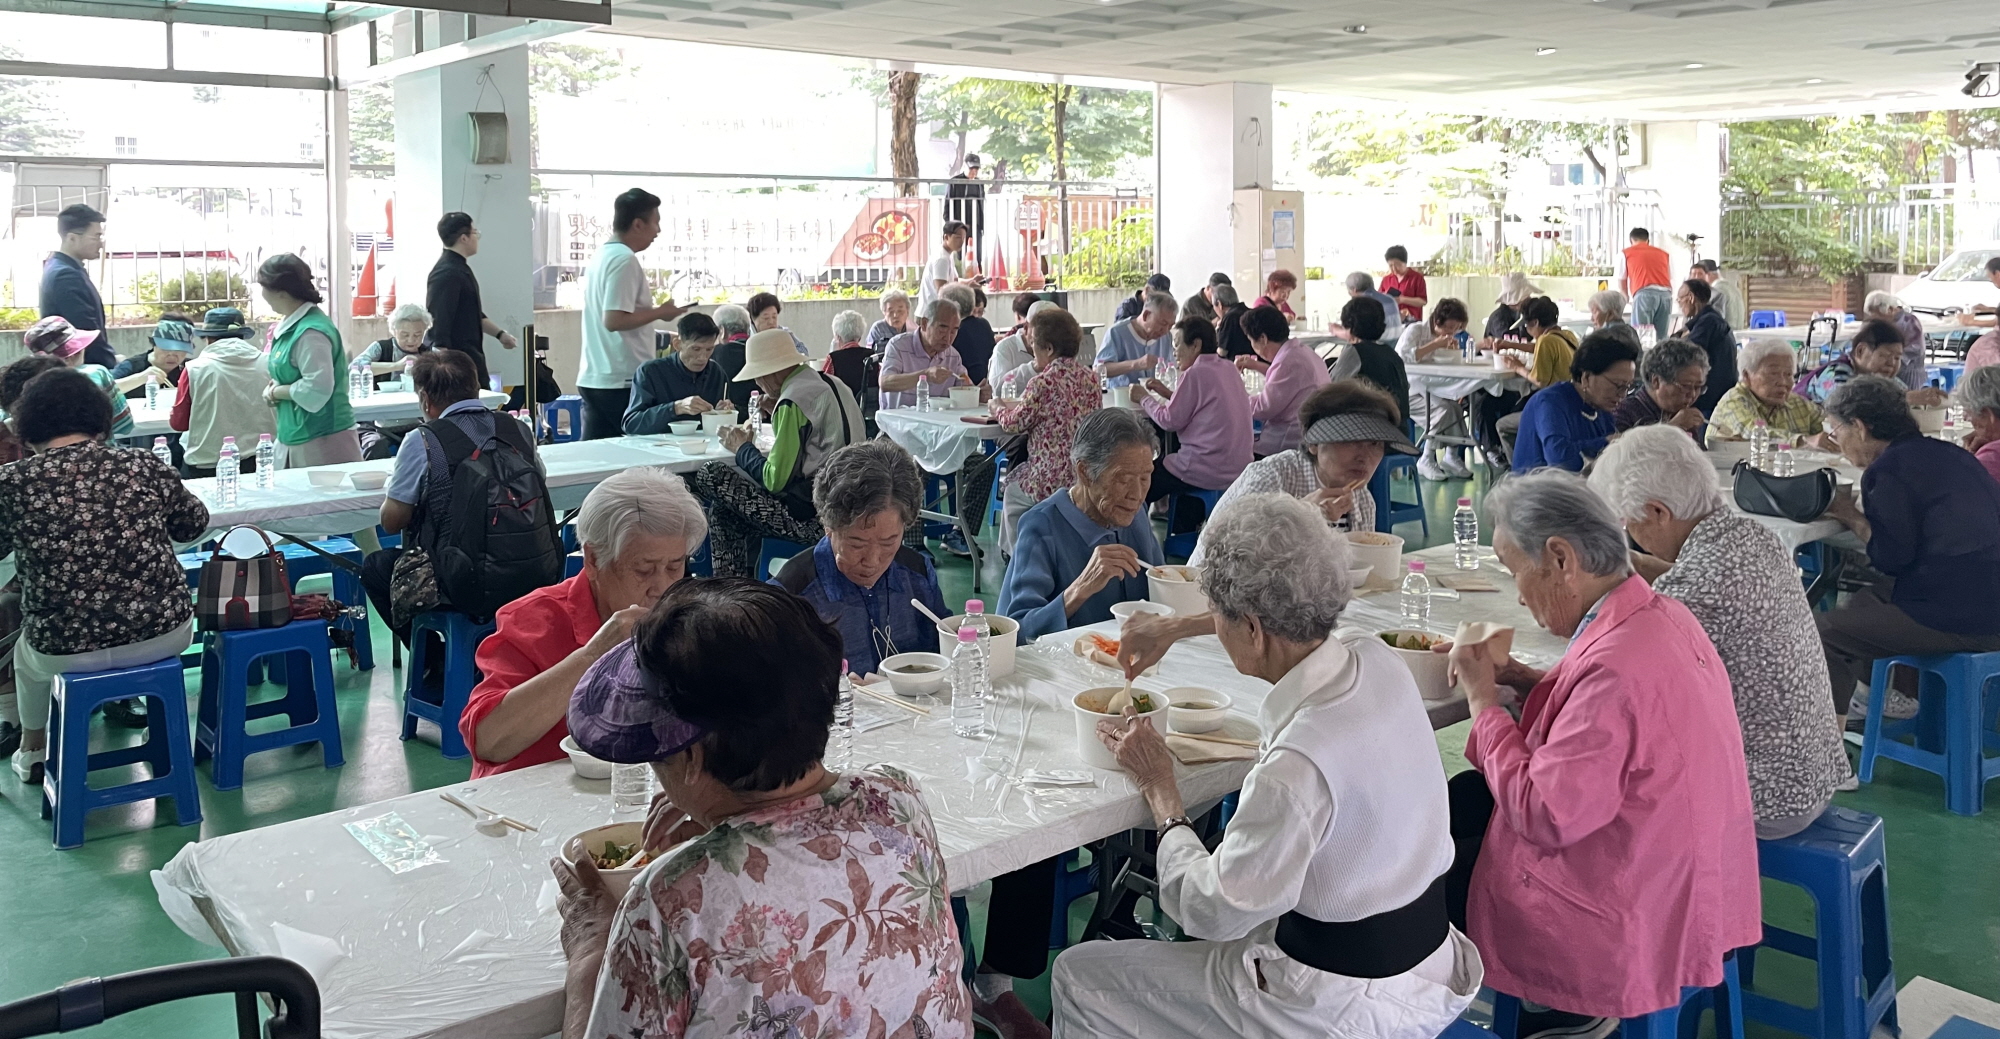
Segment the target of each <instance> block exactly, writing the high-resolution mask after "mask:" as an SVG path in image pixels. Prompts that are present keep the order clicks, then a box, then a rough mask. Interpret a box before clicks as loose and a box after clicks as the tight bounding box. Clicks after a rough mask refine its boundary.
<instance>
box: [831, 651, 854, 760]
mask: <svg viewBox="0 0 2000 1039" xmlns="http://www.w3.org/2000/svg"><path fill="white" fill-rule="evenodd" d="M827 767H828V768H829V769H830V770H832V771H834V772H850V771H852V770H853V769H854V682H853V680H852V679H849V678H848V677H847V661H845V660H843V661H841V662H840V691H839V692H838V693H836V694H835V695H834V698H833V753H832V754H830V755H828V761H827Z"/></svg>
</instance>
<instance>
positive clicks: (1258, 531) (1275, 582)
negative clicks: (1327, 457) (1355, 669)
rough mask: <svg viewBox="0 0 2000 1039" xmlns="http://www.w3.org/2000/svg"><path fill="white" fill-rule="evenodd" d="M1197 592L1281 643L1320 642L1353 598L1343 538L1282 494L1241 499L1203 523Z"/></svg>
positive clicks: (1234, 619) (1230, 616) (1227, 615)
mask: <svg viewBox="0 0 2000 1039" xmlns="http://www.w3.org/2000/svg"><path fill="white" fill-rule="evenodd" d="M1202 545H1203V546H1204V547H1206V549H1207V553H1206V555H1205V557H1204V559H1203V562H1202V572H1201V590H1202V592H1203V593H1204V594H1206V595H1207V596H1208V602H1209V605H1210V606H1211V607H1213V608H1214V609H1215V612H1216V613H1217V614H1220V615H1221V616H1222V617H1223V618H1224V619H1226V620H1229V621H1232V622H1236V623H1241V622H1242V621H1243V619H1244V618H1246V617H1255V618H1257V622H1258V623H1259V624H1262V625H1263V626H1264V629H1265V630H1266V631H1269V632H1270V633H1271V634H1273V635H1276V636H1277V637H1279V638H1281V639H1284V640H1285V641H1287V642H1295V643H1307V642H1313V641H1315V640H1318V639H1323V638H1326V637H1327V636H1328V635H1330V634H1332V632H1333V626H1334V625H1335V624H1336V623H1338V622H1339V621H1340V614H1341V611H1342V610H1345V609H1346V608H1347V603H1348V601H1349V600H1350V599H1352V598H1353V597H1354V589H1353V586H1352V584H1351V582H1350V581H1349V579H1348V576H1347V567H1348V564H1349V553H1348V548H1347V539H1346V538H1343V537H1341V536H1339V535H1338V534H1335V533H1334V532H1333V529H1332V528H1331V527H1328V526H1327V525H1326V518H1325V517H1323V516H1321V515H1320V513H1319V510H1318V509H1316V508H1314V507H1312V506H1311V505H1308V504H1306V503H1305V502H1304V501H1302V500H1300V499H1298V498H1294V497H1292V496H1291V495H1289V494H1276V493H1272V494H1246V495H1243V496H1242V497H1239V498H1237V499H1236V500H1235V501H1232V502H1230V503H1229V505H1228V506H1227V507H1226V508H1224V509H1222V510H1221V511H1220V512H1217V513H1216V514H1215V516H1214V517H1212V518H1211V519H1210V520H1209V521H1208V530H1207V533H1206V535H1205V536H1204V537H1203V538H1202Z"/></svg>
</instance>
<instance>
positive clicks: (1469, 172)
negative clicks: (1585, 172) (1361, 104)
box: [1299, 109, 1611, 195]
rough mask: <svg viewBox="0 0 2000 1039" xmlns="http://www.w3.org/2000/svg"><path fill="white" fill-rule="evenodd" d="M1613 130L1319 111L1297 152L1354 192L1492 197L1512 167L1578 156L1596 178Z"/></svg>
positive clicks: (1408, 113)
mask: <svg viewBox="0 0 2000 1039" xmlns="http://www.w3.org/2000/svg"><path fill="white" fill-rule="evenodd" d="M1610 144H1611V129H1610V127H1609V126H1607V125H1605V124H1601V123H1575V122H1543V121H1540V120H1533V119H1500V118H1495V117H1492V116H1466V115H1450V114H1445V113H1437V112H1419V111H1414V110H1409V111H1359V110H1352V109H1349V110H1340V111H1320V112H1314V113H1312V115H1311V116H1310V117H1309V118H1308V120H1307V123H1306V132H1305V139H1304V140H1303V141H1302V142H1301V144H1300V145H1299V147H1300V149H1301V151H1302V154H1301V155H1300V156H1299V157H1300V158H1301V159H1303V160H1305V167H1306V169H1307V170H1308V171H1309V172H1311V173H1312V174H1313V175H1315V176H1318V177H1324V178H1328V179H1331V180H1344V181H1349V182H1351V183H1352V185H1353V186H1354V187H1356V188H1357V189H1380V188H1391V187H1402V188H1414V189H1426V190H1429V191H1431V192H1433V193H1436V194H1439V195H1456V194H1459V193H1460V192H1461V191H1462V190H1464V189H1468V188H1469V189H1471V190H1473V191H1476V192H1480V193H1487V192H1491V191H1492V190H1494V189H1496V188H1498V187H1499V186H1500V185H1501V184H1502V183H1504V182H1505V181H1506V179H1507V177H1508V176H1509V175H1511V174H1512V173H1513V171H1514V169H1515V167H1516V166H1517V165H1518V164H1519V163H1522V162H1526V161H1531V160H1532V161H1544V160H1546V159H1549V158H1554V157H1559V156H1567V155H1569V154H1571V153H1573V152H1575V151H1582V152H1583V154H1584V156H1585V158H1587V159H1588V160H1589V161H1590V162H1591V164H1592V165H1594V166H1595V167H1597V170H1598V173H1599V174H1600V175H1602V174H1603V173H1604V172H1605V154H1604V150H1605V149H1606V148H1608V147H1609V146H1610Z"/></svg>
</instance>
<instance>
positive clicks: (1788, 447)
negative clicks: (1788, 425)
mask: <svg viewBox="0 0 2000 1039" xmlns="http://www.w3.org/2000/svg"><path fill="white" fill-rule="evenodd" d="M1791 449H1792V445H1790V444H1779V445H1778V450H1780V451H1790V450H1791Z"/></svg>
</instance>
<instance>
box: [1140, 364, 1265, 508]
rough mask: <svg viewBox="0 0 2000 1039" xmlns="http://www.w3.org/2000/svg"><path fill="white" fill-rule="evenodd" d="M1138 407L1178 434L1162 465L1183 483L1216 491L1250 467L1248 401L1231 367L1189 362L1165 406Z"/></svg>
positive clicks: (1147, 402) (1149, 402)
mask: <svg viewBox="0 0 2000 1039" xmlns="http://www.w3.org/2000/svg"><path fill="white" fill-rule="evenodd" d="M1139 406H1140V407H1142V408H1144V409H1145V410H1146V416H1147V417H1148V418H1150V419H1152V420H1153V421H1154V422H1156V423H1158V424H1159V427H1160V428H1161V429H1165V430H1169V431H1171V432H1175V433H1179V434H1180V440H1181V446H1180V450H1178V451H1175V452H1174V453H1173V454H1170V455H1168V456H1167V460H1166V463H1165V464H1166V467H1167V471H1168V472H1170V473H1172V474H1174V475H1175V476H1178V477H1180V478H1181V479H1183V480H1186V481H1187V482H1188V483H1191V484H1193V485H1194V486H1196V487H1200V488H1202V489H1204V490H1211V491H1219V490H1222V489H1223V488H1225V487H1228V486H1229V485H1230V484H1231V483H1233V482H1235V480H1236V477H1237V475H1238V474H1239V473H1241V472H1243V467H1244V466H1246V465H1249V464H1250V459H1251V453H1250V395H1249V394H1248V393H1245V392H1243V376H1242V375H1240V374H1239V373H1238V372H1237V371H1236V366H1235V365H1233V364H1230V363H1229V362H1228V361H1226V360H1223V359H1222V358H1221V357H1220V356H1218V355H1216V354H1202V355H1201V356H1199V357H1197V358H1195V359H1194V365H1193V366H1192V367H1190V368H1189V369H1188V370H1187V371H1185V372H1182V373H1181V381H1180V385H1179V386H1178V387H1176V388H1175V389H1174V395H1173V398H1172V399H1171V400H1165V401H1163V400H1160V399H1159V398H1157V397H1147V398H1145V399H1144V400H1142V401H1140V402H1139Z"/></svg>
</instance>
